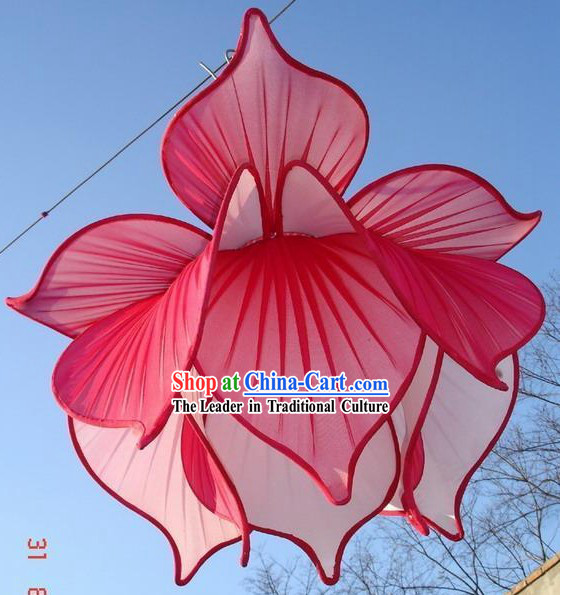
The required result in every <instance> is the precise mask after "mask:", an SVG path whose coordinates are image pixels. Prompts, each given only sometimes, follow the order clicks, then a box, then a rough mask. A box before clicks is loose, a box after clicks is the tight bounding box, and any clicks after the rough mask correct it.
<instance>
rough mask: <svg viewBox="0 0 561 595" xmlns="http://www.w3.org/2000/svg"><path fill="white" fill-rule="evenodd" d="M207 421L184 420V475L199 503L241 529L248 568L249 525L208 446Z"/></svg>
mask: <svg viewBox="0 0 561 595" xmlns="http://www.w3.org/2000/svg"><path fill="white" fill-rule="evenodd" d="M191 374H192V375H193V376H196V375H197V372H196V370H195V369H192V370H191ZM181 397H182V398H183V399H186V400H188V401H191V402H193V401H194V402H197V401H198V400H199V399H202V398H205V397H204V395H203V394H202V393H199V392H182V393H181ZM217 415H218V414H217ZM205 417H206V416H205V415H203V414H201V413H194V414H189V415H185V416H184V421H183V432H182V436H181V460H182V463H183V471H184V472H185V477H186V479H187V481H188V482H189V485H190V486H191V489H192V490H193V493H194V494H195V495H196V496H197V498H198V499H199V501H200V502H201V503H202V504H204V506H206V507H207V508H208V509H209V510H210V511H211V512H213V513H215V514H217V515H218V516H220V517H221V518H224V519H226V520H228V521H231V522H233V523H235V525H236V526H237V527H238V528H239V530H240V532H241V534H242V536H243V553H242V564H244V565H245V564H246V563H247V561H248V558H249V525H248V522H247V518H246V514H245V511H244V507H243V504H242V502H241V500H240V497H239V495H238V492H237V491H236V488H235V487H234V485H233V484H232V481H231V480H230V478H229V477H228V475H227V473H226V471H225V470H224V467H223V465H222V462H221V461H220V459H219V458H218V457H217V456H216V454H215V452H214V450H213V449H212V447H211V446H210V444H209V442H208V439H207V436H206V433H205V428H204V418H205Z"/></svg>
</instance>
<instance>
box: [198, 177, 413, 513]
mask: <svg viewBox="0 0 561 595" xmlns="http://www.w3.org/2000/svg"><path fill="white" fill-rule="evenodd" d="M291 170H293V171H292V173H290V172H289V173H287V174H286V178H287V186H286V188H287V190H288V191H289V195H291V192H292V191H293V190H294V189H296V188H297V189H299V193H298V194H297V197H300V198H302V197H306V200H309V201H310V202H311V203H312V204H314V205H316V206H318V205H321V202H322V201H331V202H333V204H334V205H335V207H336V209H339V211H338V217H333V214H332V213H331V214H330V215H329V217H328V220H329V221H330V222H331V223H332V224H333V222H335V227H334V232H335V234H336V235H328V236H324V237H321V238H319V237H315V238H311V237H307V236H304V235H299V234H295V233H294V230H293V229H291V230H290V232H287V233H279V235H277V236H276V237H274V238H272V239H265V240H264V241H257V242H253V243H250V244H249V245H246V246H245V247H244V248H241V249H238V250H222V249H220V250H219V252H218V253H217V255H216V264H215V268H214V269H213V274H212V280H211V283H210V296H209V306H208V310H207V312H206V313H205V324H204V331H203V336H202V339H201V345H200V348H199V350H198V353H197V357H196V363H195V366H196V368H197V369H198V371H199V372H200V373H201V374H205V375H210V374H212V375H214V376H216V377H221V376H223V375H226V374H228V375H229V374H233V373H234V372H239V373H240V375H241V376H242V377H243V376H244V375H245V373H246V372H247V371H249V370H251V369H259V370H265V371H267V372H270V371H272V370H274V371H276V372H277V373H278V374H282V375H294V376H297V377H299V378H302V377H303V376H304V374H305V373H306V372H308V371H309V370H319V371H320V372H321V373H323V374H329V375H337V374H339V373H341V372H342V371H344V372H345V374H346V376H347V378H348V382H352V381H354V380H355V379H357V378H365V377H366V378H385V379H387V380H388V382H389V386H390V390H391V392H392V397H391V400H392V403H393V404H395V403H397V402H398V401H399V399H400V398H401V395H402V394H403V392H404V391H405V390H406V388H407V386H408V383H409V382H410V380H411V377H412V376H413V373H414V371H415V368H416V366H417V363H418V360H419V358H420V356H421V353H422V343H423V337H422V335H421V333H420V331H419V328H418V327H417V325H416V324H415V323H414V322H413V321H412V320H411V319H410V318H409V317H408V316H407V314H406V313H405V312H404V310H403V309H402V307H401V305H400V303H399V302H398V300H397V299H396V298H395V296H394V294H393V292H392V291H391V289H390V288H389V286H388V284H387V283H386V281H385V280H384V278H383V276H382V275H381V274H380V271H379V269H378V267H377V266H376V264H375V263H374V262H373V261H372V259H371V257H370V255H369V253H368V249H367V247H366V243H365V240H364V238H363V237H362V235H361V234H359V233H355V232H354V230H353V227H352V225H349V221H350V215H349V214H348V213H347V212H345V210H344V203H342V201H341V199H340V198H338V197H336V196H334V195H333V194H332V193H333V191H332V190H329V189H328V188H327V186H326V182H323V183H322V182H321V181H320V180H319V179H318V177H317V174H312V173H310V172H309V171H307V170H304V169H302V168H301V167H297V166H294V167H292V168H291ZM289 179H290V182H289ZM290 201H291V198H290V196H289V197H286V195H285V193H283V209H281V211H282V213H283V216H284V217H286V212H287V209H285V208H284V207H285V206H288V210H290V205H291V203H290ZM337 201H339V202H337ZM226 208H227V204H225V206H224V207H223V209H226ZM328 211H329V209H327V208H326V210H325V212H328ZM318 212H319V211H318ZM255 217H257V215H255ZM221 218H222V219H225V220H226V221H227V220H228V213H227V212H224V211H223V213H222V214H221ZM325 221H326V219H323V218H319V219H318V226H317V229H316V231H317V233H322V234H325V233H327V231H328V230H327V227H326V226H325V225H324V223H325ZM302 224H303V225H304V224H305V225H308V222H307V221H304V222H303V223H302ZM342 226H344V227H342ZM342 229H345V230H346V231H347V233H341V230H342ZM306 231H307V234H308V235H309V234H310V233H311V232H312V231H314V230H313V229H312V227H310V226H308V227H306ZM216 237H220V248H222V242H224V241H225V240H226V241H229V234H228V233H227V229H226V226H224V233H223V235H222V236H220V229H218V230H217V236H216ZM217 396H218V397H219V398H222V396H229V397H232V398H235V399H240V400H242V401H245V400H246V399H245V397H243V396H241V394H233V393H229V394H228V395H217ZM237 419H239V421H240V422H242V423H243V424H244V425H246V426H247V427H248V428H249V429H250V430H251V431H252V432H254V433H255V434H256V435H258V436H259V437H261V438H262V439H263V440H265V441H266V442H268V443H269V444H271V445H273V446H274V447H275V448H278V449H279V450H281V452H283V453H285V454H287V455H288V456H290V457H292V458H293V459H294V460H295V461H296V462H298V463H299V464H300V465H302V466H303V467H304V468H305V469H307V470H308V471H309V472H310V473H311V474H312V475H313V476H314V477H316V479H317V481H318V482H319V484H320V486H321V487H322V489H323V490H324V491H325V493H326V495H327V497H328V498H330V499H331V500H332V501H335V502H338V503H341V502H345V501H346V500H347V499H348V497H349V493H350V485H351V483H352V476H353V472H354V466H355V464H356V460H357V458H358V456H359V454H360V452H361V450H362V448H363V447H364V445H365V444H366V442H367V441H368V440H369V438H370V437H371V436H372V434H373V433H374V432H375V431H376V429H377V427H379V425H380V424H381V423H382V422H383V419H381V418H379V417H378V418H377V417H374V416H372V415H370V414H363V415H358V414H355V415H345V414H343V413H341V412H340V411H338V412H337V413H336V414H335V415H331V414H324V415H290V416H276V415H268V414H266V413H265V414H258V415H250V414H248V413H247V411H244V413H243V415H241V416H239V417H237Z"/></svg>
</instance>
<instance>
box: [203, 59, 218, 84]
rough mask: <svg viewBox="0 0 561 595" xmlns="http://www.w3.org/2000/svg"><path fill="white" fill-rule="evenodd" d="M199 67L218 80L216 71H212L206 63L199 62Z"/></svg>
mask: <svg viewBox="0 0 561 595" xmlns="http://www.w3.org/2000/svg"><path fill="white" fill-rule="evenodd" d="M199 66H200V67H201V68H202V69H203V70H204V71H205V72H208V74H210V76H211V77H212V78H213V79H214V80H216V79H217V78H218V77H217V76H216V74H215V73H214V70H212V68H209V67H208V66H207V65H206V64H205V63H204V62H199Z"/></svg>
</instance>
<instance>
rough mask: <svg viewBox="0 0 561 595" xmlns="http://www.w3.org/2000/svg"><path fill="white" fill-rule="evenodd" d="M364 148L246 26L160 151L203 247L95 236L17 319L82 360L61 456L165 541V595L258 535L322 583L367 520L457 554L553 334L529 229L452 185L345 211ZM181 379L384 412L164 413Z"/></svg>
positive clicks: (81, 235)
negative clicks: (529, 357) (473, 486)
mask: <svg viewBox="0 0 561 595" xmlns="http://www.w3.org/2000/svg"><path fill="white" fill-rule="evenodd" d="M367 139H368V116H367V113H366V110H365V107H364V105H363V104H362V102H361V100H360V99H359V97H358V96H357V95H356V93H354V91H352V90H351V89H350V88H349V87H347V86H346V85H345V84H344V83H342V82H340V81H338V80H336V79H334V78H333V77H330V76H329V75H326V74H323V73H321V72H317V71H315V70H312V69H310V68H308V67H307V66H304V65H302V64H300V63H299V62H297V61H296V60H294V59H293V58H292V57H291V56H289V55H288V54H287V53H286V52H285V51H284V50H283V49H282V48H281V47H280V45H279V43H278V41H277V40H276V39H275V38H274V36H273V34H272V32H271V29H270V28H269V25H268V24H267V21H266V19H265V17H264V15H263V14H262V13H261V12H259V11H257V10H250V11H248V12H247V14H246V15H245V17H244V21H243V28H242V33H241V38H240V41H239V44H238V48H237V50H236V53H235V57H234V58H233V59H232V61H231V62H230V63H229V64H228V66H227V67H226V68H225V70H224V72H223V73H222V74H221V75H220V76H219V78H218V79H217V80H216V81H215V82H213V83H212V84H211V85H209V86H208V87H207V88H206V89H205V90H204V91H203V92H201V93H200V94H199V95H198V96H197V97H195V98H194V99H193V100H191V101H190V102H189V103H188V104H186V105H185V106H184V107H183V108H182V109H180V111H179V112H178V113H177V114H176V115H175V117H174V118H173V120H172V121H171V123H170V125H169V127H168V129H167V131H166V132H165V135H164V138H163V145H162V163H163V168H164V172H165V175H166V177H167V179H168V181H169V183H170V185H171V187H172V189H173V190H174V192H175V193H176V194H177V196H178V197H179V199H180V200H181V201H182V202H183V203H184V205H185V206H186V207H187V208H188V209H189V210H190V211H191V212H192V213H194V214H195V215H197V216H198V217H199V218H200V219H202V220H203V221H204V222H205V223H206V224H207V225H209V226H210V227H211V228H212V229H213V232H212V235H208V234H207V233H205V232H203V231H201V230H200V229H197V228H196V227H193V226H192V225H189V224H187V223H184V222H182V221H178V220H174V219H169V218H166V217H160V216H157V215H121V216H117V217H112V218H109V219H105V220H102V221H98V222H96V223H94V224H92V225H89V226H88V227H85V228H84V229H82V230H80V231H78V232H77V233H76V234H75V235H73V236H72V237H70V238H69V239H68V240H66V241H65V242H64V243H63V244H62V246H61V247H60V248H59V249H58V250H57V251H56V252H55V254H54V255H53V256H52V257H51V259H50V260H49V262H48V263H47V266H46V268H45V270H44V272H43V273H42V275H41V277H40V279H39V281H38V283H37V285H36V287H35V288H34V289H33V290H32V291H31V292H29V293H28V294H26V295H24V296H22V297H19V298H10V299H9V300H8V304H9V305H10V306H11V307H12V308H14V309H15V310H17V311H18V312H20V313H22V314H24V315H25V316H28V317H29V318H32V319H33V320H36V321H38V322H41V323H42V324H45V325H47V326H50V327H51V328H53V329H55V330H56V331H58V332H61V333H63V334H65V335H67V336H68V337H70V338H71V339H72V342H71V343H70V345H69V346H68V347H67V349H66V350H65V351H64V353H63V354H62V356H61V357H60V359H59V361H58V363H57V365H56V367H55V370H54V374H53V391H54V394H55V397H56V399H57V401H58V403H59V405H60V406H61V407H62V408H63V409H64V410H65V411H66V412H67V414H68V416H69V424H70V432H71V436H72V441H73V443H74V446H75V448H76V450H77V452H78V455H79V457H80V459H81V461H82V462H83V464H84V465H85V466H86V468H87V470H88V471H89V473H90V474H91V475H92V476H93V477H94V479H96V480H97V481H98V483H100V484H101V485H102V486H103V487H104V488H105V489H106V490H107V491H108V492H109V493H111V494H112V495H113V496H114V497H115V498H117V499H118V500H119V501H121V502H122V503H124V504H125V505H127V506H128V507H130V508H132V509H133V510H135V511H136V512H138V513H139V514H141V515H143V516H144V517H146V518H147V519H149V520H150V521H152V522H153V523H154V524H155V525H157V526H158V527H159V528H160V529H161V530H162V531H163V532H164V533H165V534H166V536H167V538H168V539H169V541H170V543H171V545H172V547H173V551H174V555H175V561H176V581H177V583H178V584H184V583H186V582H187V581H188V580H189V579H190V577H191V576H192V575H193V574H194V572H195V571H196V570H197V568H198V567H199V565H200V564H201V563H202V561H203V560H205V559H206V558H207V557H208V556H209V555H211V554H212V553H213V552H214V551H216V550H217V549H219V548H221V547H223V546H225V545H227V544H230V543H232V542H234V541H237V540H240V539H241V540H242V542H243V548H242V562H243V563H245V562H246V560H247V557H248V554H249V536H250V533H251V532H252V531H263V532H265V533H271V534H274V535H279V536H282V537H286V538H288V539H290V540H292V541H293V542H295V543H296V544H297V545H299V546H300V547H301V548H302V549H303V550H304V551H305V552H306V553H307V554H308V555H309V556H310V558H311V559H312V560H313V561H314V563H315V564H316V566H317V568H318V571H319V573H320V575H321V578H322V579H323V581H324V582H326V583H328V584H332V583H334V582H335V581H336V580H337V578H338V576H339V568H340V563H341V557H342V553H343V549H344V546H345V544H346V542H347V541H348V539H349V538H350V536H351V535H352V534H353V532H354V531H355V530H356V529H357V528H358V527H359V526H361V525H362V524H363V523H365V522H366V521H367V520H369V519H371V518H372V517H374V516H375V515H377V514H400V515H405V516H406V517H407V518H408V519H409V521H410V522H411V523H412V524H413V525H414V526H415V527H417V528H418V530H419V531H421V532H422V533H428V532H429V530H430V529H431V528H432V529H433V530H435V531H438V532H440V533H441V534H442V535H444V536H446V537H448V538H449V539H461V538H462V535H463V530H462V524H461V519H460V515H459V506H460V501H461V498H462V494H463V492H464V490H465V487H466V484H467V482H468V480H469V478H470V477H471V475H472V474H473V472H474V471H475V469H476V468H477V467H478V466H479V464H480V463H481V462H482V460H483V458H484V457H485V456H486V455H487V454H488V452H489V451H490V449H491V448H492V446H493V444H494V443H495V441H496V440H497V439H498V437H499V435H500V433H501V431H502V430H503V428H504V427H505V425H506V423H507V420H508V418H509V415H510V413H511V411H512V408H513V405H514V401H515V398H516V394H517V382H518V362H517V357H516V352H517V350H518V349H519V348H520V347H522V346H523V345H524V344H525V343H526V342H527V341H529V339H530V338H531V337H532V336H533V335H534V334H535V333H536V331H537V330H538V328H539V327H540V325H541V322H542V319H543V315H544V305H543V300H542V297H541V295H540V293H539V291H538V290H537V289H536V287H535V286H534V285H533V284H532V283H531V282H530V281H529V280H528V279H526V278H525V277H523V276H522V275H520V274H519V273H517V272H516V271H513V270H511V269H509V268H507V267H505V266H503V265H501V264H498V263H497V262H496V261H497V260H498V259H499V258H500V257H501V256H502V255H503V254H505V253H506V252H507V251H508V250H510V249H511V248H512V247H513V246H514V245H516V244H517V243H518V242H520V241H521V240H522V239H523V238H524V237H525V236H526V235H527V234H528V233H529V232H530V231H531V230H532V229H533V228H534V227H535V225H536V224H537V223H538V221H539V218H540V213H538V212H536V213H532V214H528V215H525V214H521V213H518V212H516V211H515V210H514V209H513V208H511V207H510V206H509V205H508V204H507V202H506V201H505V199H504V198H503V197H502V196H501V195H500V194H499V192H498V191H497V190H496V189H495V188H493V187H492V186H491V185H490V184H489V183H488V182H486V181H485V180H483V179H481V178H480V177H478V176H477V175H475V174H473V173H471V172H469V171H466V170H464V169H461V168H457V167H451V166H447V165H421V166H417V167H412V168H408V169H405V170H401V171H398V172H395V173H392V174H389V175H387V176H385V177H383V178H381V179H380V180H377V181H375V182H373V183H371V184H369V185H368V186H366V187H365V188H364V189H362V190H361V191H359V192H358V193H357V194H356V195H355V196H354V197H353V198H351V199H350V200H344V199H343V198H342V196H343V194H344V192H345V189H346V188H347V186H348V185H349V183H350V181H351V179H352V177H353V175H354V173H355V172H356V170H357V168H358V166H359V164H360V162H361V159H362V157H363V155H364V151H365V148H366V143H367ZM176 369H182V370H183V369H186V370H192V372H193V373H198V374H200V375H214V376H216V377H221V376H223V375H227V374H232V373H234V372H236V371H237V372H239V373H240V374H241V375H243V374H244V373H245V372H246V371H248V370H251V369H260V370H265V371H272V370H274V371H276V372H277V373H279V374H284V375H294V376H297V377H301V376H302V375H304V374H305V373H306V372H307V371H309V370H318V371H320V372H321V373H323V374H327V375H329V374H331V375H333V374H336V373H339V372H341V371H344V372H345V374H346V375H347V377H348V379H349V380H350V381H352V380H355V379H359V378H379V377H382V378H386V379H388V382H389V385H390V386H391V387H392V392H391V398H390V405H391V410H390V413H389V414H388V415H383V416H372V415H368V414H355V415H344V414H342V413H341V412H337V413H336V414H334V415H283V416H279V415H269V414H267V413H262V414H260V415H255V414H250V413H248V412H247V411H244V412H243V413H241V414H239V415H206V416H203V415H197V414H192V415H173V414H171V398H172V397H173V396H174V394H173V393H172V392H171V390H170V375H171V373H172V372H173V371H174V370H176ZM184 396H185V397H186V398H189V399H195V398H196V397H197V395H196V394H184ZM229 396H230V397H231V398H233V399H234V400H244V397H243V396H242V395H241V393H233V394H230V395H229ZM214 398H215V399H219V400H221V399H223V398H224V395H222V394H221V393H220V391H218V392H217V393H216V394H215V396H214Z"/></svg>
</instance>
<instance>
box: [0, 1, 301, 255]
mask: <svg viewBox="0 0 561 595" xmlns="http://www.w3.org/2000/svg"><path fill="white" fill-rule="evenodd" d="M295 2H296V0H291V2H288V3H287V4H286V5H285V6H284V7H283V8H282V9H281V10H280V11H279V12H277V14H275V15H274V16H273V17H271V18H270V19H269V25H272V24H273V23H274V22H275V21H276V20H277V19H278V18H279V17H280V16H281V15H283V14H284V13H285V12H286V11H287V10H288V9H289V8H290V7H291V6H292V5H293V4H294V3H295ZM228 51H231V50H228ZM228 62H229V59H228V56H227V55H226V59H225V60H224V62H222V64H220V66H218V67H216V68H215V69H214V70H211V69H210V68H208V67H207V66H204V69H205V70H206V71H207V72H208V73H209V74H208V76H206V77H205V78H204V79H203V80H202V81H201V82H200V83H198V84H197V85H195V86H194V87H193V88H192V89H191V90H190V91H189V92H187V93H186V94H185V95H183V97H181V98H180V99H178V100H177V101H176V102H175V103H174V104H173V105H172V106H171V107H169V108H168V109H166V111H165V112H164V113H163V114H161V115H160V116H158V117H157V118H156V119H155V120H153V121H152V122H150V124H148V126H146V128H144V129H142V130H141V131H140V132H139V133H138V134H137V135H136V136H134V137H133V138H131V140H129V141H128V142H127V143H125V144H124V145H123V146H122V147H121V148H120V149H119V150H118V151H116V152H115V153H113V155H111V156H110V157H109V158H108V159H107V160H106V161H104V162H103V163H102V164H101V165H100V166H99V167H97V168H96V169H95V170H94V171H92V172H91V173H90V174H89V175H88V176H86V177H85V178H84V179H83V180H81V181H80V182H78V184H76V185H75V186H74V187H73V188H71V189H70V190H69V191H68V192H67V193H66V194H65V195H64V196H61V197H60V198H59V200H57V202H55V203H54V204H53V205H52V206H51V207H50V208H48V209H47V210H46V211H43V212H42V213H41V214H40V215H39V217H38V218H37V219H35V221H33V222H32V223H30V224H29V225H28V226H27V227H26V228H25V229H24V230H23V231H21V232H20V233H19V234H18V235H16V236H15V237H14V238H13V239H11V240H10V241H9V242H8V243H7V244H6V245H5V246H4V247H3V248H2V249H1V250H0V254H3V253H4V252H5V251H6V250H7V249H8V248H10V246H13V245H14V244H15V243H16V242H17V241H18V240H20V239H21V238H22V237H23V236H24V235H25V234H26V233H28V232H29V231H31V230H32V229H33V228H34V227H35V226H36V225H37V224H38V223H40V222H41V221H43V219H45V218H46V217H48V216H49V215H50V214H51V213H52V212H53V211H54V210H55V209H56V208H57V207H58V206H59V205H61V204H62V203H63V202H64V201H65V200H66V199H67V198H70V197H71V196H72V195H73V194H74V193H75V192H76V191H77V190H79V189H80V188H81V187H82V186H84V184H87V183H88V182H89V181H90V180H91V179H92V178H93V177H95V176H97V174H98V173H99V172H101V171H102V170H104V169H105V168H106V167H107V166H108V165H109V164H110V163H112V162H113V161H115V159H117V157H119V155H121V154H122V153H124V152H125V151H126V150H127V149H128V148H129V147H130V146H131V145H133V144H134V143H135V142H136V141H137V140H139V139H140V138H142V137H143V136H144V135H145V134H146V133H147V132H149V131H150V130H152V128H154V126H156V125H157V124H159V123H160V122H161V121H162V120H163V119H164V118H165V117H166V116H168V115H169V114H170V113H171V112H173V111H174V110H175V109H176V108H178V107H179V106H180V105H181V104H182V103H183V102H184V101H185V100H186V99H188V98H189V97H190V96H191V95H193V93H195V92H196V91H198V90H199V89H200V88H201V87H202V86H203V85H204V84H205V83H207V82H208V81H209V80H211V79H216V74H217V73H218V72H220V71H221V70H222V69H223V68H224V66H226V65H227V64H228Z"/></svg>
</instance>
